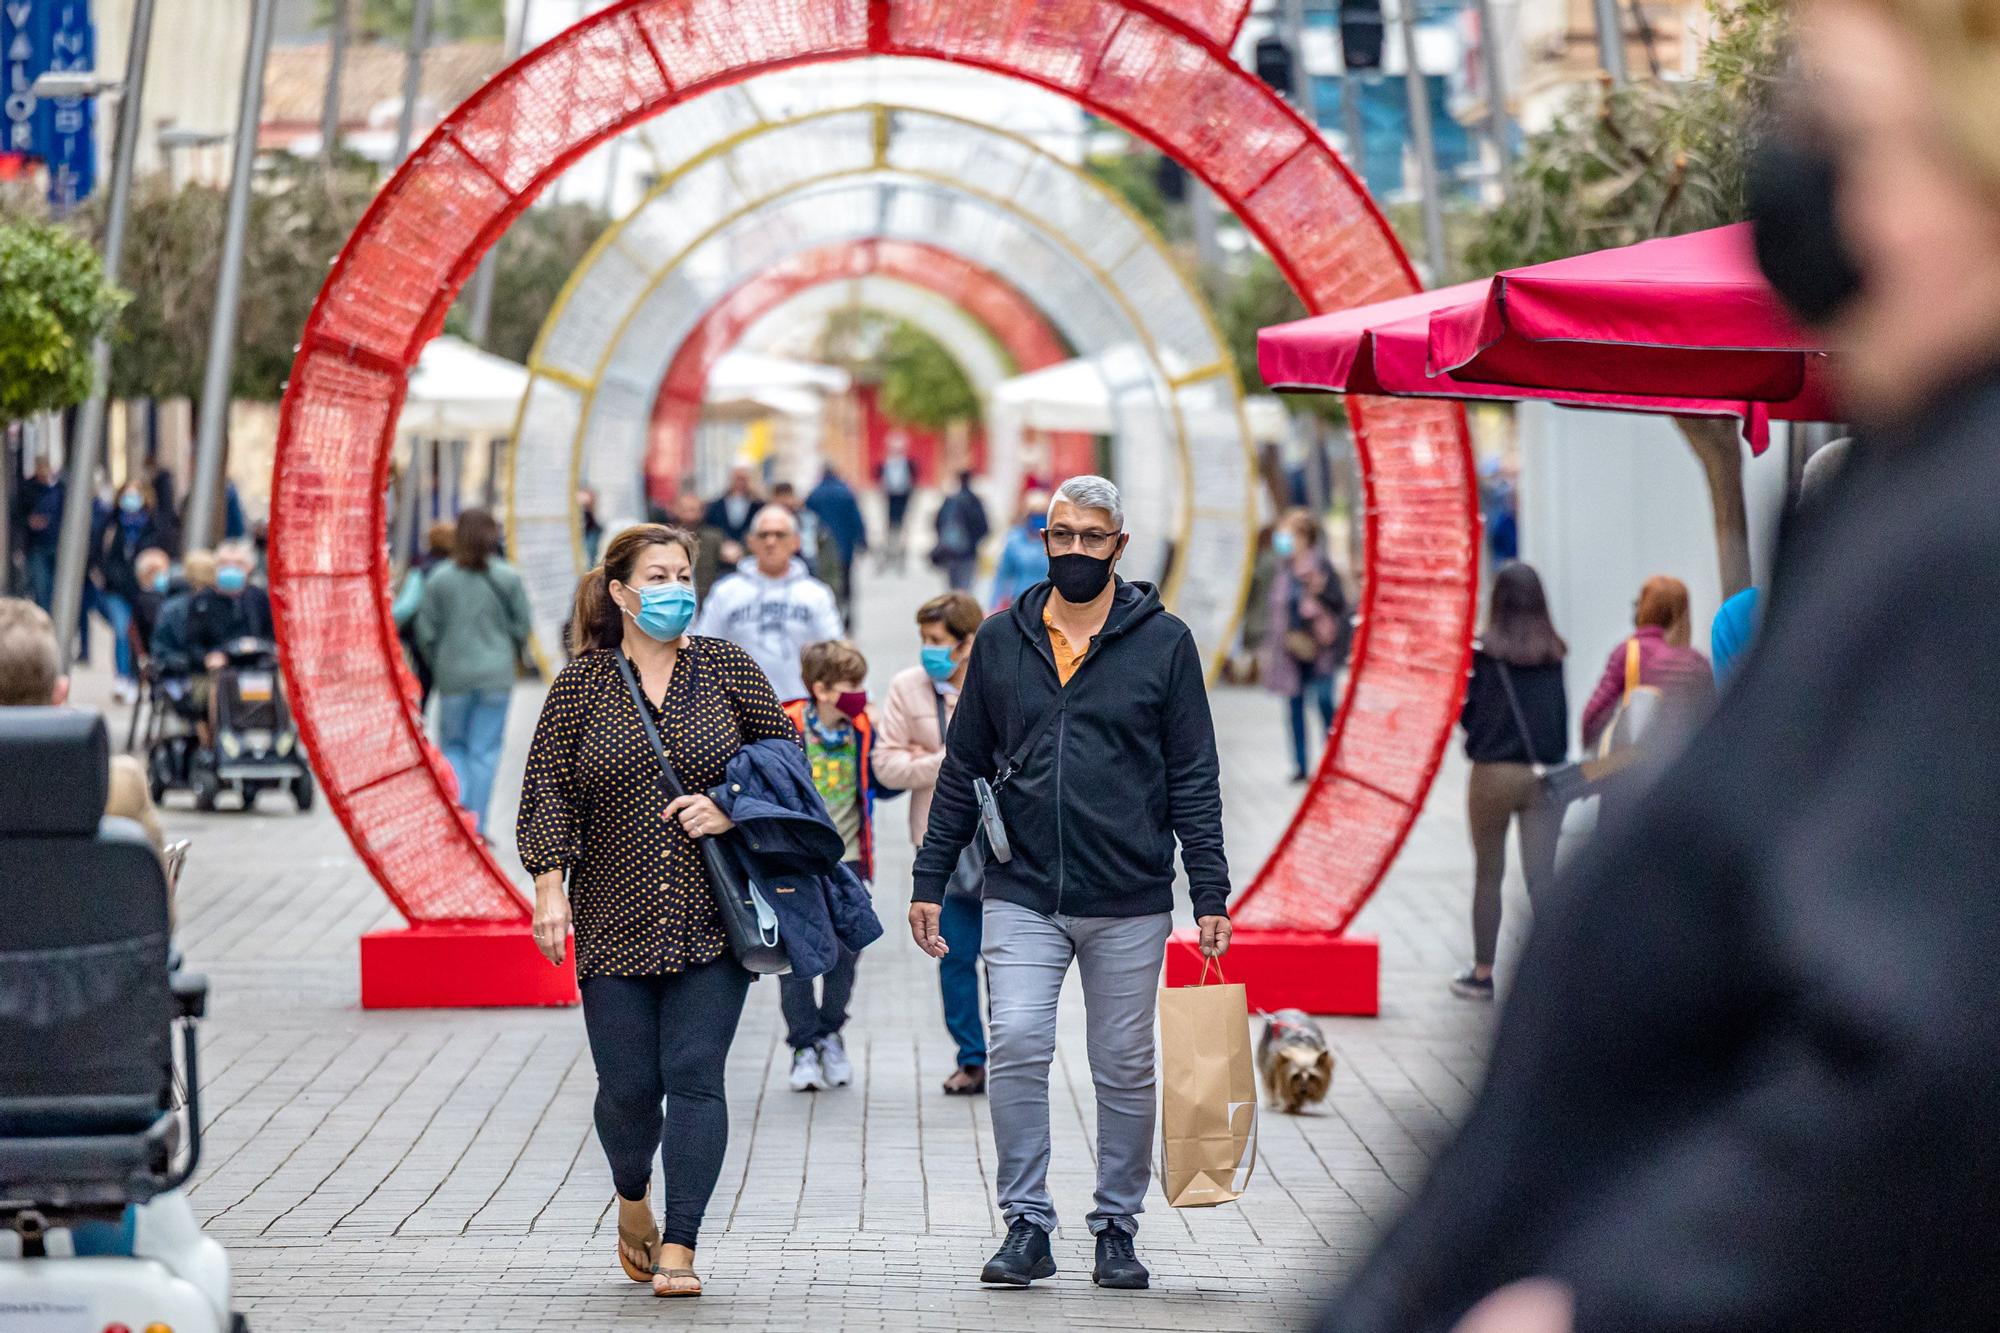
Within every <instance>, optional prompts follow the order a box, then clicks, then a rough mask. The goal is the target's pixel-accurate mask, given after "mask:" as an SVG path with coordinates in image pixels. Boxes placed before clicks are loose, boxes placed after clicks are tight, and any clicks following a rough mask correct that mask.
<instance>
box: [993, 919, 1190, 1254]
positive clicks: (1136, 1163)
mask: <svg viewBox="0 0 2000 1333" xmlns="http://www.w3.org/2000/svg"><path fill="white" fill-rule="evenodd" d="M1172 926H1173V920H1172V917H1171V916H1170V915H1169V914H1168V913H1166V912H1161V913H1159V914H1158V915H1156V916H1124V917H1108V916H1061V915H1058V916H1052V917H1051V916H1043V915H1042V914H1041V913H1040V912H1036V911H1034V910H1032V909H1030V908H1026V907H1022V906H1020V905H1019V904H1018V903H1009V902H1001V901H999V900H998V899H991V898H989V899H988V900H987V901H986V903H985V904H984V916H983V927H984V934H985V939H984V943H983V946H982V948H981V950H980V957H981V958H982V959H984V960H985V963H986V991H987V999H988V1003H989V1006H990V1014H989V1020H988V1022H989V1032H988V1037H987V1066H986V1095H987V1100H988V1102H989V1104H990V1106H991V1109H992V1115H993V1142H994V1147H995V1149H996V1150H997V1152H998V1155H999V1159H1000V1163H999V1169H998V1181H997V1183H998V1186H999V1195H1000V1211H1001V1213H1002V1215H1004V1216H1005V1217H1006V1219H1007V1222H1008V1224H1009V1225H1012V1224H1013V1223H1014V1222H1016V1221H1017V1220H1019V1219H1021V1218H1024V1217H1025V1218H1027V1219H1028V1220H1029V1221H1031V1222H1034V1223H1035V1224H1036V1225H1038V1226H1041V1227H1043V1228H1045V1229H1047V1230H1050V1231H1053V1230H1055V1226H1056V1206H1055V1200H1053V1199H1051V1198H1050V1197H1049V1061H1050V1060H1052V1059H1053V1058H1054V1057H1055V1052H1056V1001H1057V999H1058V998H1059V997H1060V996H1061V994H1062V986H1063V978H1064V977H1066V976H1067V975H1068V974H1069V965H1070V962H1071V960H1075V962H1076V964H1077V968H1078V971H1079V972H1080V973H1081V974H1082V978H1083V1003H1084V1012H1085V1015H1086V1022H1087V1025H1088V1026H1087V1030H1088V1033H1089V1050H1090V1081H1091V1083H1092V1084H1093V1085H1094V1086H1095V1088H1096V1090H1097V1207H1095V1208H1093V1209H1092V1210H1091V1212H1090V1215H1089V1217H1088V1218H1087V1219H1086V1220H1087V1221H1088V1222H1089V1223H1090V1229H1091V1231H1092V1232H1093V1233H1096V1232H1100V1231H1103V1230H1104V1229H1105V1228H1106V1227H1111V1226H1115V1227H1117V1228H1119V1229H1120V1230H1122V1231H1124V1232H1126V1233H1127V1234H1130V1233H1133V1232H1136V1231H1137V1230H1138V1229H1139V1224H1138V1222H1137V1220H1136V1219H1137V1217H1138V1215H1139V1214H1140V1213H1142V1212H1144V1211H1145V1208H1146V1190H1147V1187H1148V1186H1149V1185H1151V1183H1152V1180H1153V1084H1154V1067H1155V1061H1154V1051H1153V1022H1154V1017H1155V1014H1156V1011H1157V1008H1158V989H1159V985H1160V968H1161V965H1162V964H1163V963H1164V962H1165V961H1166V955H1167V934H1168V932H1169V931H1170V930H1171V929H1172Z"/></svg>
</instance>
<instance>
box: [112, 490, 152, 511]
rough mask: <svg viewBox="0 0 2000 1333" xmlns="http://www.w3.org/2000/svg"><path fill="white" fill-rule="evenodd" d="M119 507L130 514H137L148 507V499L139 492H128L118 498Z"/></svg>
mask: <svg viewBox="0 0 2000 1333" xmlns="http://www.w3.org/2000/svg"><path fill="white" fill-rule="evenodd" d="M118 507H119V508H120V509H122V510H124V511H125V512H126V513H128V514H136V513H138V512H139V511H140V510H141V509H144V508H145V507H146V497H145V496H143V495H141V494H139V492H137V491H127V492H125V494H123V495H121V496H119V497H118Z"/></svg>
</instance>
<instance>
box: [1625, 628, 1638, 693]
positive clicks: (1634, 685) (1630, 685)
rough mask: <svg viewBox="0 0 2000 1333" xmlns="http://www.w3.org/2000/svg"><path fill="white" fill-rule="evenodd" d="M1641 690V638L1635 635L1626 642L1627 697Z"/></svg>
mask: <svg viewBox="0 0 2000 1333" xmlns="http://www.w3.org/2000/svg"><path fill="white" fill-rule="evenodd" d="M1638 688H1639V636H1638V635H1636V634H1635V635H1633V636H1632V637H1631V638H1629V639H1627V640H1626V641H1625V695H1626V697H1628V698H1629V697H1630V696H1631V693H1632V691H1634V690H1636V689H1638Z"/></svg>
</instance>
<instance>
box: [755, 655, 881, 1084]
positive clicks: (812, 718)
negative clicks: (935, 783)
mask: <svg viewBox="0 0 2000 1333" xmlns="http://www.w3.org/2000/svg"><path fill="white" fill-rule="evenodd" d="M799 668H800V674H801V675H802V676H803V677H804V678H805V685H806V690H807V691H808V692H809V693H810V695H811V698H809V699H794V700H793V701H791V702H790V703H787V704H786V705H785V712H786V713H787V714H789V715H790V716H791V719H792V723H793V725H794V726H796V727H798V729H799V734H800V735H801V736H802V737H803V738H804V739H805V744H806V759H807V761H808V762H809V763H810V764H811V765H812V775H813V786H814V787H815V788H816V789H817V790H818V792H819V796H820V800H822V801H824V802H825V803H826V812H827V814H828V816H830V817H831V818H832V820H833V826H834V827H835V828H836V829H838V830H839V831H840V836H841V837H842V838H843V839H845V840H846V842H847V854H846V861H847V865H848V868H849V869H851V870H853V871H854V873H855V874H856V875H858V876H859V877H860V878H861V882H862V883H864V884H867V883H870V882H871V881H872V880H873V879H874V876H875V818H874V816H875V808H874V807H875V787H874V783H873V769H872V763H873V750H874V742H875V733H874V724H873V722H872V720H871V719H870V718H869V715H868V695H867V692H866V690H865V689H864V688H863V684H864V682H865V681H866V680H867V678H868V659H867V658H865V657H863V656H862V655H861V652H860V650H859V649H857V648H856V647H855V646H854V645H853V644H851V643H848V642H845V641H844V640H830V641H828V642H825V643H814V644H809V645H807V647H806V649H805V651H804V652H802V653H801V654H800V655H799ZM854 966H855V955H854V954H852V953H850V952H849V951H848V950H847V949H845V948H843V949H841V951H840V961H839V962H838V963H836V964H835V965H834V968H833V971H831V972H829V973H827V974H826V976H825V977H823V978H821V979H820V982H819V991H818V993H817V994H815V991H814V983H813V979H812V978H811V977H795V976H791V975H789V974H788V975H786V976H782V977H780V978H778V998H779V1001H780V1003H781V1004H782V1006H783V1008H784V1012H785V1037H786V1041H787V1042H788V1043H789V1044H790V1045H791V1048H792V1079H791V1082H792V1091H794V1092H808V1091H813V1090H816V1089H823V1088H838V1087H844V1086H845V1085H846V1084H848V1083H850V1082H852V1081H853V1078H854V1067H853V1065H852V1064H851V1063H850V1062H849V1061H848V1058H847V1048H846V1045H845V1043H844V1042H843V1041H842V1039H841V1035H840V1031H841V1029H842V1028H843V1027H844V1026H846V1024H847V1006H848V1002H849V1001H850V1000H851V999H852V998H853V996H854Z"/></svg>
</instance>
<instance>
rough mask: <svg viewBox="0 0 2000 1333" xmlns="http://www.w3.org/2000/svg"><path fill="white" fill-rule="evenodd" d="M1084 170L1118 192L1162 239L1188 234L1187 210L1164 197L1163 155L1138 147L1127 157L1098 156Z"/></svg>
mask: <svg viewBox="0 0 2000 1333" xmlns="http://www.w3.org/2000/svg"><path fill="white" fill-rule="evenodd" d="M1083 166H1084V170H1085V171H1087V172H1089V173H1090V174H1091V175H1092V176H1094V177H1096V178H1097V180H1098V181H1100V182H1102V183H1103V184H1105V185H1107V186H1109V187H1110V188H1111V189H1112V190H1114V191H1116V192H1117V194H1118V196H1119V197H1120V198H1122V199H1123V200H1124V201H1125V202H1126V203H1128V204H1130V205H1131V206H1132V210H1133V211H1134V212H1136V213H1137V214H1138V215H1139V216H1140V217H1142V218H1144V219H1145V220H1146V222H1147V225H1149V226H1151V227H1152V229H1153V230H1154V231H1157V232H1159V233H1160V234H1161V235H1162V236H1166V237H1170V238H1175V239H1179V238H1180V237H1181V235H1182V234H1183V233H1184V232H1186V231H1188V230H1189V228H1188V226H1187V219H1186V213H1187V210H1186V209H1185V208H1184V207H1176V206H1174V205H1172V204H1169V203H1168V202H1167V197H1166V196H1165V195H1164V194H1162V193H1160V155H1159V154H1158V153H1154V152H1148V151H1145V150H1143V149H1140V148H1137V147H1134V148H1133V149H1132V150H1131V151H1129V152H1123V153H1095V154H1092V155H1091V157H1090V158H1089V159H1088V160H1087V161H1086V162H1085V163H1084V164H1083Z"/></svg>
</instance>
